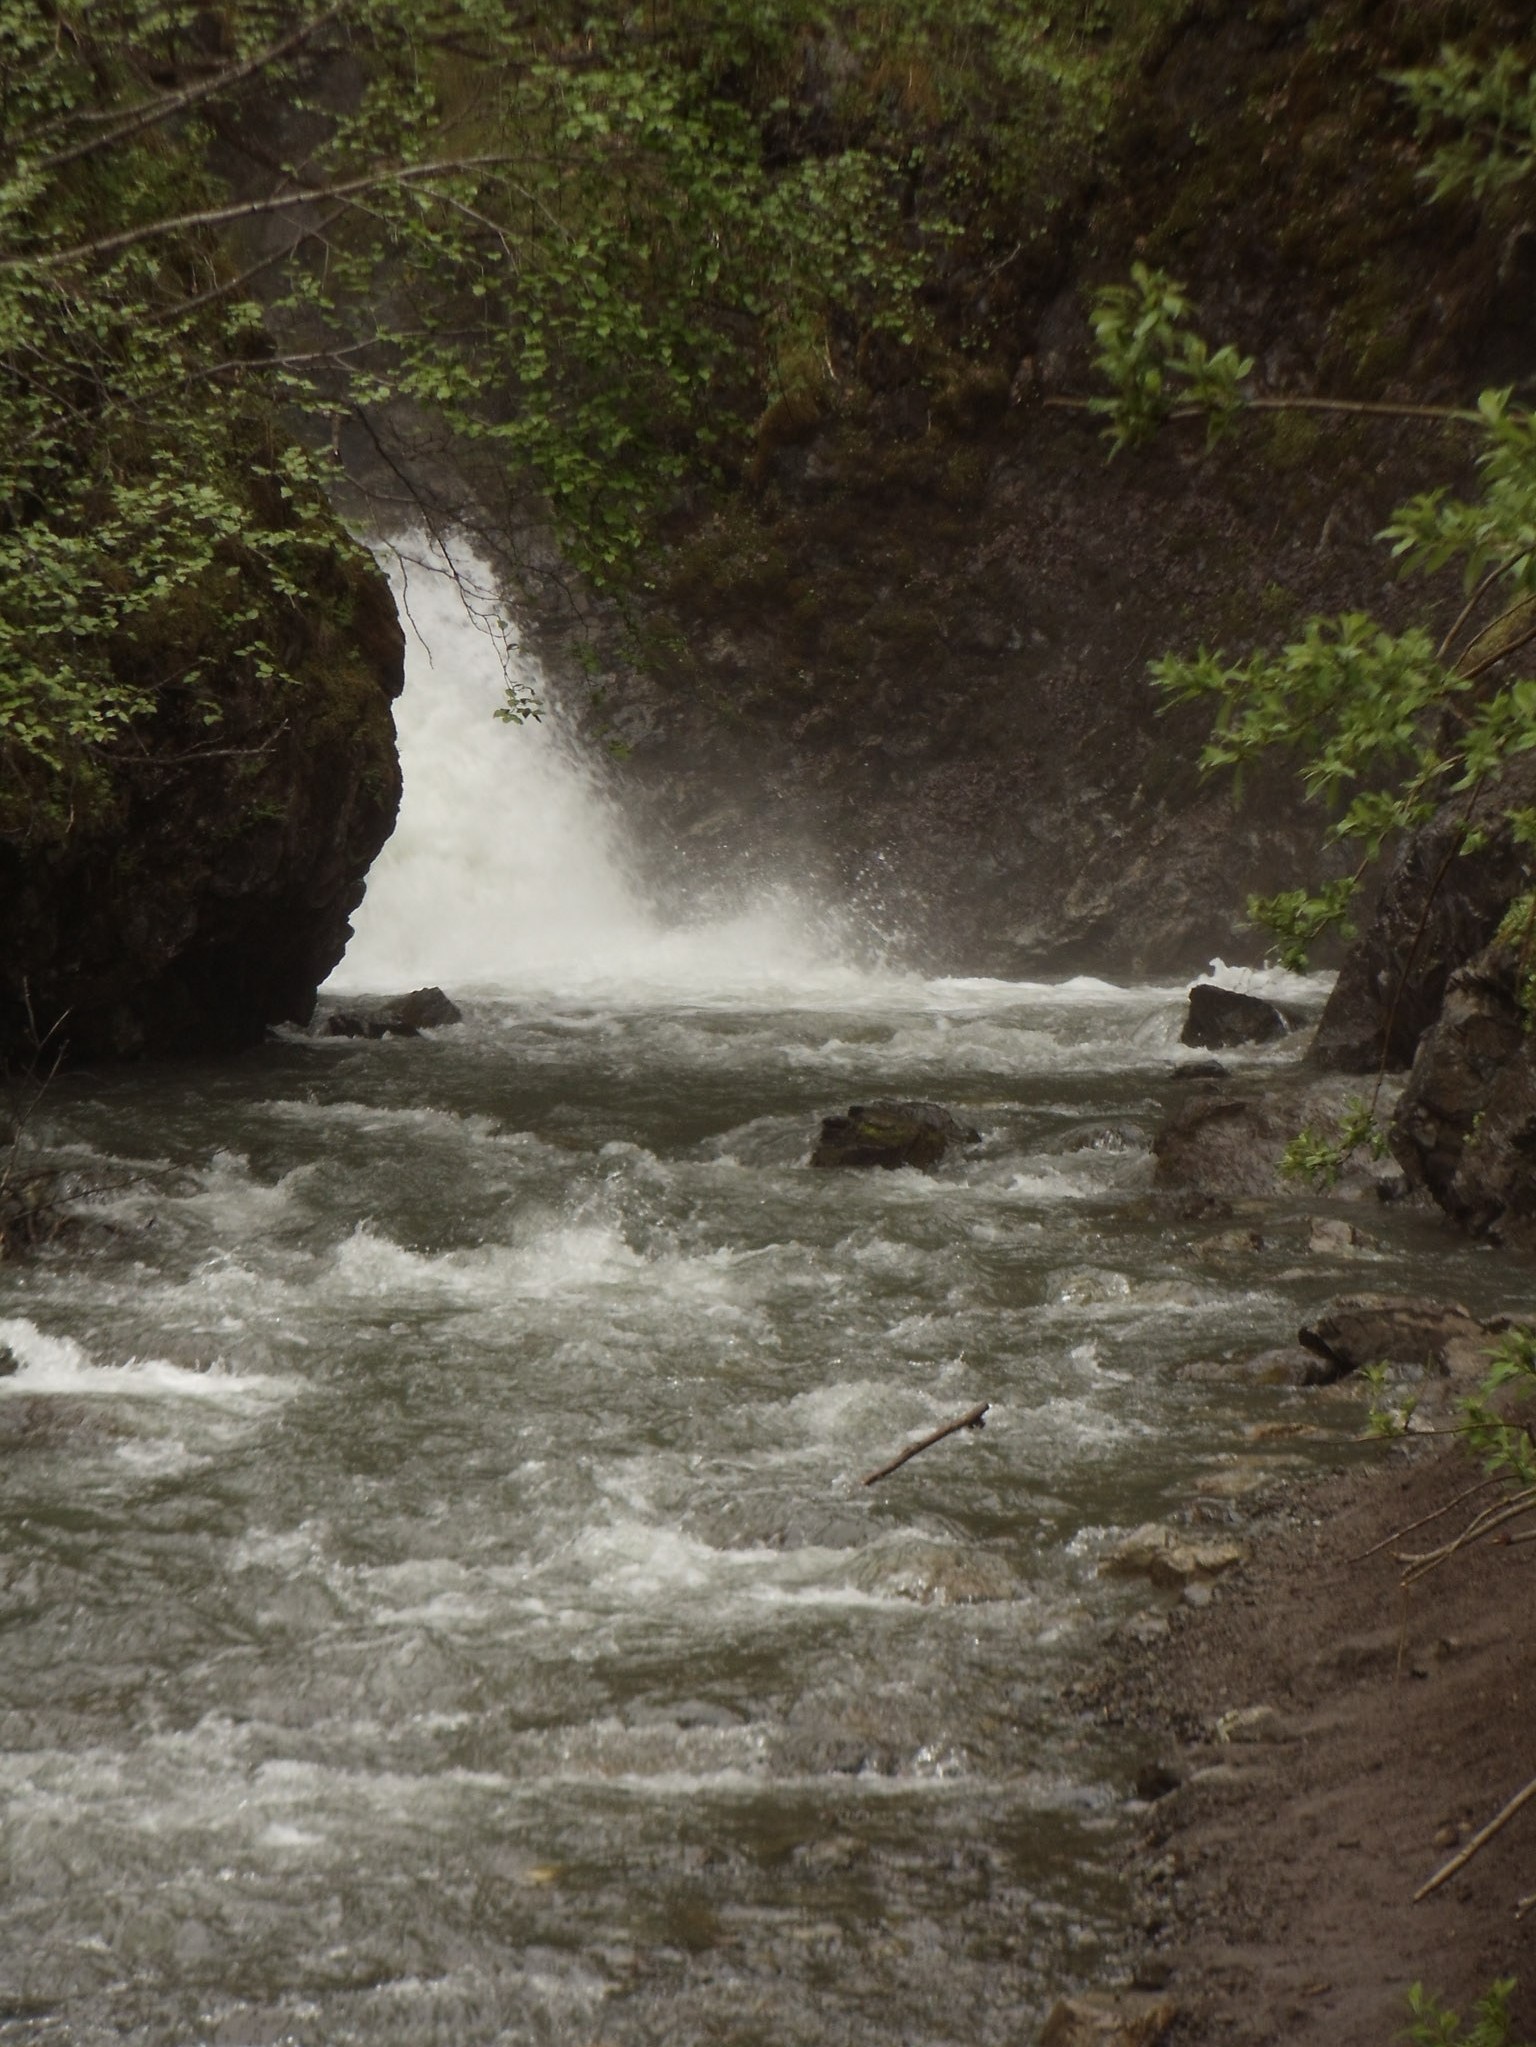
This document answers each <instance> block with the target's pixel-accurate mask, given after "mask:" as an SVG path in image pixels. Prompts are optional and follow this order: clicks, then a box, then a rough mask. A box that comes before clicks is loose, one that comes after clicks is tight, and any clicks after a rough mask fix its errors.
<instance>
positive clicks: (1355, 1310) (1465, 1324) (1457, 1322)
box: [1297, 1294, 1495, 1378]
mask: <svg viewBox="0 0 1536 2047" xmlns="http://www.w3.org/2000/svg"><path fill="white" fill-rule="evenodd" d="M1297 1341H1298V1343H1300V1344H1301V1345H1302V1347H1303V1348H1304V1349H1305V1350H1308V1351H1311V1352H1313V1353H1314V1354H1315V1355H1316V1356H1318V1357H1320V1358H1324V1359H1326V1360H1328V1361H1329V1362H1330V1364H1331V1365H1332V1367H1333V1368H1334V1374H1333V1375H1334V1376H1335V1377H1340V1378H1341V1377H1342V1376H1343V1375H1344V1374H1345V1373H1346V1372H1355V1371H1359V1370H1360V1369H1361V1368H1362V1367H1363V1366H1366V1365H1378V1364H1381V1365H1416V1366H1419V1367H1421V1368H1423V1369H1424V1370H1426V1371H1430V1372H1436V1373H1441V1372H1454V1373H1476V1372H1479V1371H1480V1370H1481V1369H1482V1366H1483V1363H1484V1361H1485V1360H1486V1358H1487V1355H1488V1352H1489V1350H1490V1349H1491V1347H1492V1345H1493V1343H1494V1341H1495V1337H1494V1334H1493V1332H1492V1331H1491V1330H1490V1329H1489V1328H1488V1326H1487V1325H1486V1324H1485V1323H1482V1322H1480V1321H1479V1320H1478V1319H1477V1317H1476V1316H1475V1315H1473V1314H1472V1313H1471V1312H1470V1311H1469V1310H1468V1309H1466V1308H1464V1307H1462V1306H1461V1304H1460V1302H1458V1301H1435V1300H1430V1299H1427V1298H1424V1297H1421V1296H1419V1295H1414V1294H1340V1295H1338V1296H1337V1297H1336V1298H1335V1299H1334V1300H1331V1301H1329V1302H1328V1303H1327V1305H1326V1306H1325V1307H1324V1308H1322V1309H1320V1310H1319V1312H1318V1313H1317V1314H1316V1315H1314V1316H1313V1317H1312V1318H1311V1320H1310V1321H1308V1322H1304V1323H1303V1324H1302V1326H1301V1328H1300V1329H1299V1330H1298V1331H1297Z"/></svg>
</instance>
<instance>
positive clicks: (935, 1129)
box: [810, 1101, 981, 1170]
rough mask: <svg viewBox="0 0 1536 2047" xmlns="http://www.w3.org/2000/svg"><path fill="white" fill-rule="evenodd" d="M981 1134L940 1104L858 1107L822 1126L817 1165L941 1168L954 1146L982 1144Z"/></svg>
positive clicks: (813, 1156) (884, 1103)
mask: <svg viewBox="0 0 1536 2047" xmlns="http://www.w3.org/2000/svg"><path fill="white" fill-rule="evenodd" d="M980 1142H981V1132H980V1131H979V1130H972V1129H970V1128H968V1127H967V1126H966V1125H965V1124H963V1123H960V1122H957V1121H956V1119H955V1118H954V1117H953V1116H952V1115H951V1114H950V1113H949V1111H948V1109H941V1108H940V1107H939V1105H938V1103H937V1102H890V1101H880V1102H869V1103H866V1104H856V1105H855V1106H854V1107H853V1108H851V1109H850V1110H849V1111H848V1113H847V1115H846V1116H828V1117H826V1118H825V1119H824V1121H823V1123H822V1126H821V1135H820V1137H819V1138H818V1139H817V1141H816V1149H815V1150H814V1151H813V1152H812V1153H811V1157H810V1163H811V1164H812V1165H813V1166H884V1167H886V1168H888V1169H892V1168H895V1167H897V1166H920V1167H922V1168H923V1169H925V1170H926V1169H927V1168H928V1167H930V1166H936V1165H937V1164H938V1163H939V1161H940V1159H942V1158H943V1156H944V1154H945V1153H946V1152H947V1151H948V1150H949V1148H950V1146H951V1145H956V1144H980Z"/></svg>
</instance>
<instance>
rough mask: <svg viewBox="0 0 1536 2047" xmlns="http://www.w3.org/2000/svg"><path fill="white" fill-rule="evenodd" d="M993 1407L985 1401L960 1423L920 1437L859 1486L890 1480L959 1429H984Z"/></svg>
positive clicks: (870, 1473) (867, 1476)
mask: <svg viewBox="0 0 1536 2047" xmlns="http://www.w3.org/2000/svg"><path fill="white" fill-rule="evenodd" d="M991 1405H992V1403H991V1401H990V1400H983V1401H982V1402H981V1404H980V1405H979V1406H978V1407H973V1408H971V1410H970V1411H969V1413H967V1414H963V1415H961V1416H960V1418H959V1420H958V1421H952V1422H946V1423H945V1424H944V1426H943V1428H942V1429H935V1430H934V1431H933V1433H932V1434H931V1435H927V1436H919V1437H918V1439H917V1441H916V1442H915V1443H909V1444H908V1445H907V1447H906V1449H905V1450H903V1451H901V1452H900V1454H899V1455H898V1456H895V1457H893V1458H892V1459H891V1461H890V1463H889V1464H882V1465H881V1467H880V1469H879V1470H878V1471H871V1472H869V1473H868V1474H867V1475H866V1476H865V1477H863V1478H861V1479H860V1480H859V1484H860V1485H874V1484H875V1483H876V1481H877V1480H879V1479H882V1478H889V1477H890V1475H891V1473H892V1472H893V1471H900V1469H901V1467H902V1466H903V1465H904V1464H905V1463H906V1461H907V1459H908V1458H909V1457H915V1456H916V1455H917V1453H918V1451H919V1450H931V1449H932V1448H933V1446H934V1444H935V1443H942V1442H943V1440H944V1438H945V1437H946V1436H952V1435H954V1434H955V1433H956V1431H957V1430H959V1429H984V1428H985V1427H986V1422H985V1421H984V1420H983V1419H982V1417H983V1416H984V1415H985V1414H986V1411H987V1409H988V1408H989V1407H990V1406H991Z"/></svg>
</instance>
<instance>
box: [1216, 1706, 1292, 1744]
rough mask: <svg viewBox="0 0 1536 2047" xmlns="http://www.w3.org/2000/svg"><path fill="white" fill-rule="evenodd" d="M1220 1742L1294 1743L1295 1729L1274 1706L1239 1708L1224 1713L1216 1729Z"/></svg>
mask: <svg viewBox="0 0 1536 2047" xmlns="http://www.w3.org/2000/svg"><path fill="white" fill-rule="evenodd" d="M1214 1732H1215V1735H1216V1739H1217V1740H1218V1741H1219V1742H1223V1743H1228V1742H1234V1743H1238V1744H1243V1743H1249V1742H1281V1741H1293V1740H1294V1739H1295V1729H1294V1728H1293V1727H1292V1726H1291V1724H1290V1722H1289V1721H1288V1720H1286V1719H1285V1717H1284V1716H1283V1715H1282V1714H1280V1713H1277V1712H1276V1710H1275V1708H1274V1707H1273V1706H1238V1707H1235V1708H1234V1709H1233V1710H1232V1711H1231V1712H1229V1713H1223V1714H1222V1715H1221V1716H1220V1718H1219V1719H1218V1720H1217V1722H1216V1725H1215V1729H1214Z"/></svg>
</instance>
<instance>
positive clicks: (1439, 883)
mask: <svg viewBox="0 0 1536 2047" xmlns="http://www.w3.org/2000/svg"><path fill="white" fill-rule="evenodd" d="M1533 796H1536V774H1533V772H1532V771H1531V770H1530V769H1529V768H1526V769H1523V770H1517V771H1515V772H1513V773H1511V774H1510V775H1508V776H1506V777H1505V779H1504V780H1503V781H1502V782H1501V783H1499V784H1497V785H1496V786H1495V787H1494V788H1493V789H1492V790H1491V791H1490V792H1489V794H1488V795H1487V796H1485V797H1484V798H1483V799H1482V800H1481V803H1480V805H1475V806H1474V807H1473V809H1472V810H1471V811H1469V807H1468V803H1467V799H1466V798H1465V797H1462V798H1461V799H1460V800H1459V801H1457V802H1454V803H1448V804H1446V805H1445V806H1444V807H1443V808H1442V809H1441V810H1440V811H1439V812H1438V813H1437V814H1436V816H1435V817H1434V818H1433V819H1432V820H1431V821H1430V822H1429V823H1428V824H1427V825H1425V827H1424V828H1423V830H1422V831H1419V832H1416V833H1415V834H1414V836H1413V837H1412V838H1411V839H1410V840H1409V841H1408V843H1407V844H1406V845H1405V846H1404V847H1403V848H1402V850H1401V851H1400V853H1399V854H1398V856H1397V858H1396V860H1395V861H1394V862H1393V864H1392V868H1391V871H1390V872H1389V873H1388V875H1387V878H1386V880H1385V882H1384V883H1383V884H1382V889H1381V893H1380V895H1379V897H1378V898H1377V901H1376V905H1375V908H1374V910H1373V911H1372V913H1371V918H1370V921H1369V923H1368V924H1367V925H1366V928H1365V929H1364V931H1363V932H1362V933H1361V934H1360V936H1359V938H1358V939H1356V941H1355V942H1354V944H1353V945H1352V946H1351V947H1350V949H1349V952H1348V954H1347V955H1346V957H1345V960H1344V963H1343V966H1342V967H1341V968H1340V970H1339V978H1338V980H1337V982H1336V983H1335V984H1334V989H1333V993H1332V994H1331V995H1330V996H1329V998H1328V1002H1327V1006H1326V1007H1325V1008H1324V1010H1323V1014H1322V1017H1321V1019H1320V1021H1319V1023H1318V1027H1317V1036H1316V1037H1315V1038H1314V1039H1313V1041H1312V1044H1311V1046H1310V1047H1309V1048H1308V1051H1307V1061H1308V1063H1309V1064H1310V1065H1312V1066H1316V1067H1322V1068H1324V1069H1325V1070H1327V1071H1330V1072H1334V1073H1376V1072H1378V1071H1380V1070H1381V1069H1382V1068H1383V1067H1385V1068H1386V1069H1387V1070H1389V1071H1393V1070H1400V1069H1401V1068H1403V1067H1407V1066H1411V1065H1412V1063H1413V1055H1414V1051H1415V1048H1416V1047H1417V1045H1418V1043H1419V1040H1420V1039H1421V1038H1422V1037H1423V1035H1424V1033H1425V1031H1427V1030H1428V1029H1429V1027H1430V1025H1431V1024H1432V1023H1433V1022H1434V1021H1435V1018H1436V1017H1437V1016H1438V1015H1439V1013H1440V1005H1441V1002H1442V1000H1443V998H1444V996H1445V991H1446V986H1447V983H1448V982H1449V981H1450V978H1451V976H1452V975H1453V974H1454V973H1455V972H1456V970H1457V969H1458V968H1459V967H1461V966H1464V965H1465V964H1466V962H1467V961H1468V960H1470V959H1471V958H1472V957H1473V955H1474V954H1475V953H1478V952H1480V951H1481V950H1482V949H1483V947H1484V946H1486V945H1487V944H1488V943H1489V941H1490V940H1491V939H1492V938H1493V935H1494V933H1495V932H1496V931H1497V930H1498V928H1499V924H1500V922H1501V920H1502V919H1503V916H1504V913H1505V911H1506V910H1507V909H1508V908H1509V905H1510V903H1511V902H1512V901H1513V899H1514V898H1515V897H1516V896H1517V895H1518V894H1519V893H1520V891H1521V890H1522V889H1523V888H1527V887H1529V885H1530V870H1529V861H1530V849H1529V847H1526V846H1521V845H1518V844H1517V843H1516V842H1515V839H1514V836H1513V834H1512V832H1511V831H1510V829H1509V826H1508V825H1507V824H1506V823H1504V822H1503V821H1502V817H1501V816H1499V815H1496V814H1495V806H1496V807H1497V810H1498V811H1499V812H1502V811H1504V810H1505V809H1507V808H1508V807H1509V806H1511V805H1514V804H1520V803H1529V802H1530V801H1531V799H1532V797H1533ZM1469 822H1470V823H1473V824H1476V825H1480V826H1481V828H1482V830H1483V831H1484V833H1485V834H1486V837H1485V839H1484V842H1483V844H1482V845H1481V846H1479V847H1478V848H1477V849H1476V850H1475V851H1473V852H1470V853H1464V852H1462V851H1460V850H1459V849H1460V847H1461V844H1462V841H1463V839H1464V837H1465V834H1466V830H1467V826H1468V824H1469Z"/></svg>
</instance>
